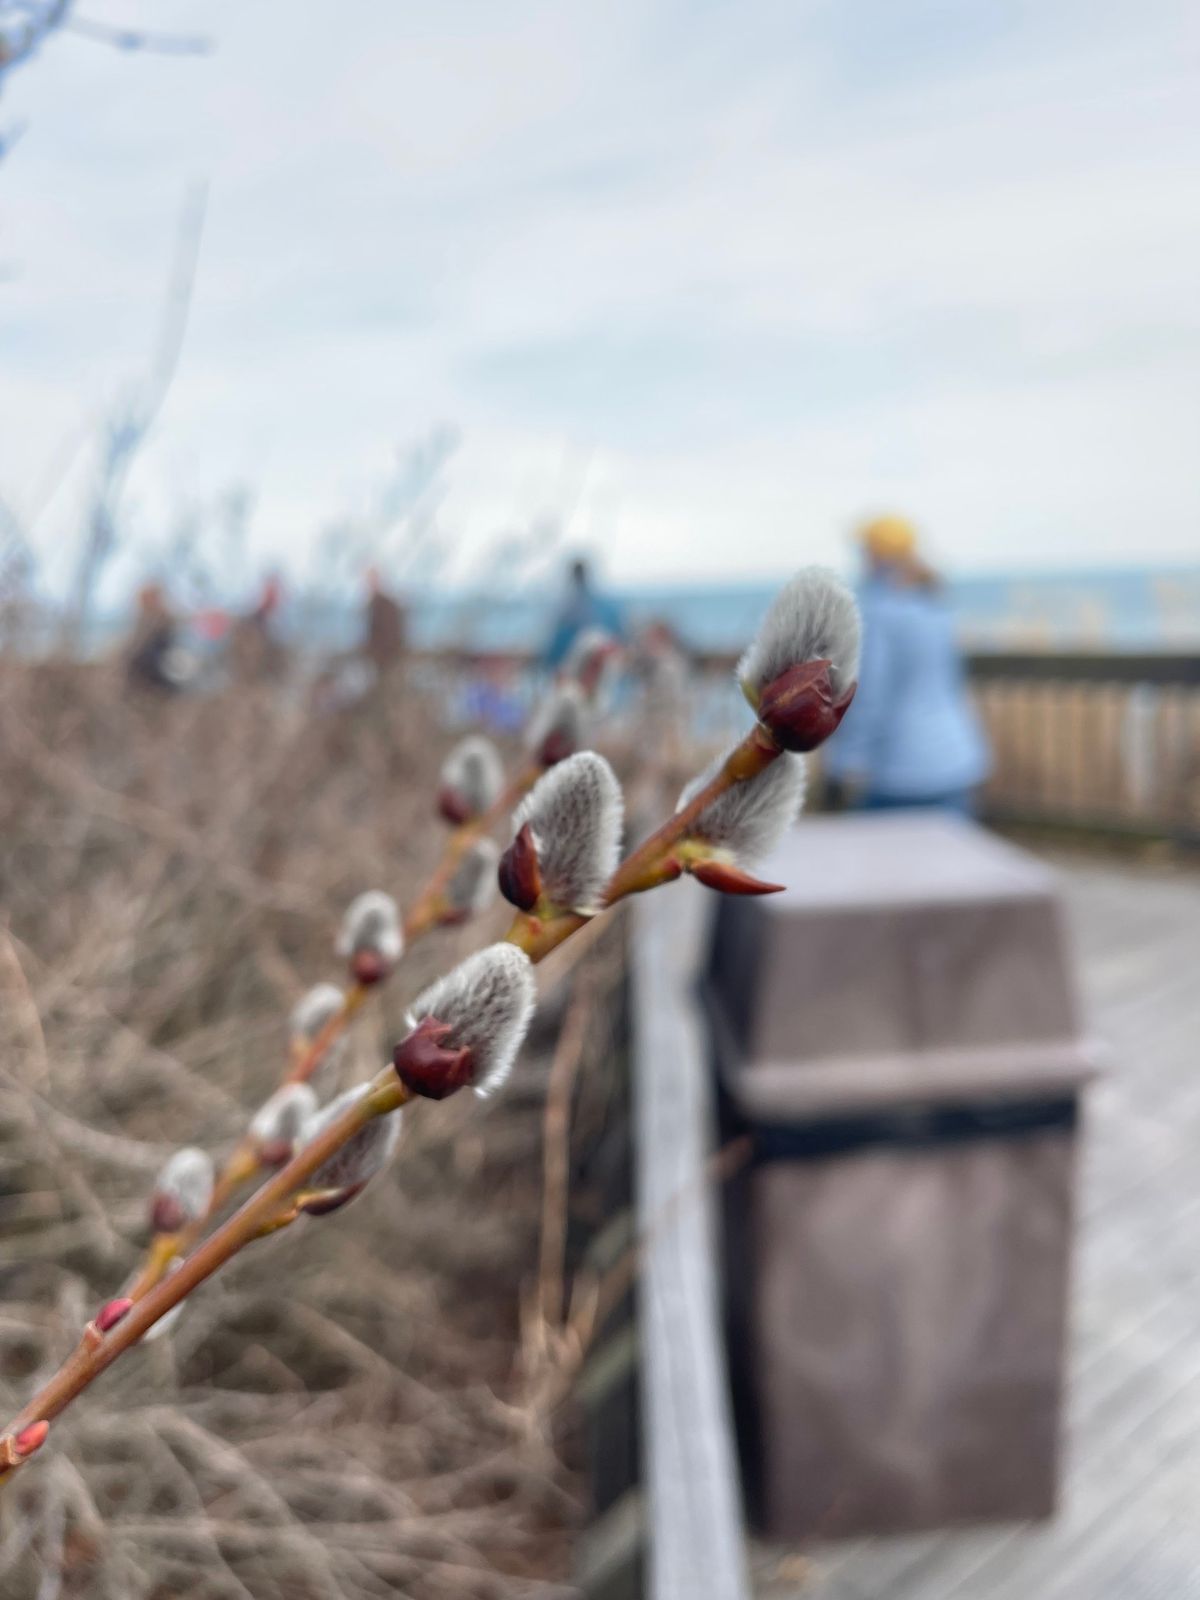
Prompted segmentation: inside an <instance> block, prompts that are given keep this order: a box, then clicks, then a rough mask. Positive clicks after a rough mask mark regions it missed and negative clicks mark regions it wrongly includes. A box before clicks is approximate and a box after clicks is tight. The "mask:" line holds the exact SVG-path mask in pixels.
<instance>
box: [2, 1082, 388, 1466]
mask: <svg viewBox="0 0 1200 1600" xmlns="http://www.w3.org/2000/svg"><path fill="white" fill-rule="evenodd" d="M407 1099H408V1091H407V1090H406V1089H405V1088H404V1086H403V1085H402V1084H401V1082H400V1080H399V1079H398V1078H397V1077H396V1074H395V1073H394V1071H393V1070H392V1068H391V1067H386V1068H385V1069H384V1070H383V1071H382V1072H381V1073H379V1075H378V1076H377V1077H376V1078H375V1079H374V1080H373V1082H372V1084H371V1087H370V1089H369V1091H368V1092H367V1093H366V1094H365V1095H362V1096H361V1097H360V1098H359V1099H358V1100H356V1101H355V1102H354V1103H353V1104H352V1105H350V1106H348V1107H347V1108H346V1110H345V1111H344V1112H343V1113H342V1115H341V1116H340V1117H338V1118H337V1119H336V1120H335V1121H334V1122H331V1123H330V1124H329V1126H328V1127H327V1128H325V1129H323V1130H322V1132H321V1133H319V1134H318V1135H317V1137H316V1138H315V1139H314V1140H313V1141H312V1143H311V1144H307V1145H305V1146H304V1148H303V1149H302V1150H299V1151H297V1152H296V1154H295V1155H294V1156H293V1157H292V1159H291V1160H290V1161H289V1162H288V1163H287V1165H286V1166H283V1167H281V1168H280V1169H279V1171H278V1172H277V1173H276V1174H275V1176H274V1177H273V1178H271V1179H270V1180H269V1181H268V1182H267V1183H265V1184H263V1186H262V1188H261V1189H258V1190H257V1191H256V1192H255V1193H254V1194H253V1195H251V1196H250V1198H249V1199H248V1200H247V1201H246V1202H245V1204H244V1205H243V1206H242V1207H241V1209H240V1210H238V1211H235V1212H234V1214H233V1216H232V1217H230V1218H229V1220H228V1221H227V1222H224V1223H223V1224H222V1225H221V1227H219V1228H218V1229H217V1230H216V1232H215V1233H213V1234H212V1235H211V1236H210V1237H209V1238H208V1239H206V1240H205V1242H204V1243H203V1244H202V1245H201V1246H200V1248H199V1249H198V1250H197V1251H196V1252H195V1254H194V1255H191V1256H188V1257H187V1259H186V1260H185V1261H183V1262H182V1264H181V1265H180V1266H179V1267H178V1268H177V1269H176V1271H175V1272H173V1273H172V1274H171V1276H170V1277H169V1278H164V1279H163V1280H162V1281H161V1282H159V1283H157V1284H156V1285H155V1286H154V1287H153V1288H152V1289H149V1290H147V1292H146V1293H145V1294H144V1295H143V1296H142V1298H141V1299H140V1300H138V1301H136V1302H135V1303H134V1304H133V1306H132V1307H131V1308H130V1310H129V1311H128V1312H127V1313H126V1314H125V1316H124V1317H123V1318H122V1319H121V1321H120V1322H118V1323H117V1324H116V1326H115V1327H113V1328H111V1329H110V1330H109V1331H108V1332H107V1333H105V1334H100V1335H97V1334H96V1333H95V1332H94V1329H93V1330H92V1331H91V1332H90V1333H85V1334H84V1337H83V1339H82V1340H81V1342H80V1344H79V1345H78V1347H77V1348H76V1350H75V1352H74V1354H73V1355H71V1356H70V1357H69V1358H68V1359H67V1361H66V1362H65V1363H64V1364H63V1366H62V1367H60V1368H59V1370H58V1372H56V1373H55V1375H54V1377H53V1378H51V1379H50V1381H49V1383H47V1384H45V1385H44V1387H43V1388H41V1389H39V1390H38V1392H37V1394H35V1395H34V1396H33V1398H32V1399H31V1400H30V1401H29V1403H28V1405H26V1406H25V1407H24V1409H23V1410H22V1412H21V1414H20V1415H19V1416H18V1417H16V1418H15V1419H14V1421H13V1422H12V1423H11V1424H10V1426H9V1427H8V1428H7V1429H6V1430H5V1433H6V1434H12V1433H15V1432H16V1431H17V1430H18V1429H20V1428H23V1427H25V1426H26V1425H27V1424H28V1423H30V1422H37V1421H46V1422H51V1421H53V1419H54V1418H55V1417H56V1416H58V1414H59V1413H60V1412H61V1411H62V1410H63V1409H64V1407H66V1406H68V1405H69V1404H70V1403H71V1401H72V1400H74V1399H75V1397H76V1396H77V1395H78V1394H80V1393H81V1392H82V1391H83V1390H84V1389H86V1388H87V1386H88V1384H90V1383H92V1382H93V1381H94V1380H95V1379H96V1378H98V1377H99V1376H100V1374H101V1373H102V1372H104V1371H105V1370H106V1368H108V1367H110V1366H111V1365H112V1363H113V1362H114V1361H115V1360H116V1359H117V1357H118V1356H119V1355H121V1354H123V1353H124V1351H126V1350H128V1349H129V1348H130V1346H131V1345H134V1344H136V1343H137V1342H138V1340H139V1339H140V1338H141V1337H142V1335H143V1334H144V1333H145V1332H146V1331H147V1329H149V1328H151V1327H153V1325H154V1324H155V1323H156V1322H157V1321H158V1320H159V1318H160V1317H164V1316H165V1315H166V1314H167V1312H168V1311H170V1310H171V1309H172V1308H173V1307H174V1306H177V1305H178V1304H179V1302H180V1301H181V1300H183V1299H184V1298H186V1296H187V1295H189V1294H190V1293H191V1292H192V1290H193V1289H195V1288H196V1287H197V1285H199V1284H201V1283H203V1282H204V1281H205V1279H206V1278H210V1277H211V1276H212V1275H213V1273H214V1272H216V1271H218V1269H219V1268H221V1267H223V1266H224V1265H225V1263H226V1262H227V1261H229V1260H230V1259H231V1257H233V1256H235V1255H236V1254H237V1253H238V1251H239V1250H241V1249H243V1248H244V1247H245V1246H246V1245H248V1244H249V1243H250V1242H251V1241H252V1240H253V1239H256V1238H258V1237H259V1236H260V1234H261V1233H262V1232H263V1230H264V1229H266V1228H269V1227H270V1226H271V1225H272V1224H273V1223H274V1222H276V1221H278V1219H279V1215H280V1213H281V1212H282V1211H284V1210H285V1208H286V1207H287V1205H288V1202H289V1201H291V1200H292V1199H293V1198H294V1197H295V1195H296V1193H297V1191H299V1190H301V1189H302V1188H303V1186H304V1182H305V1180H306V1179H307V1178H311V1177H312V1175H313V1173H314V1172H316V1171H317V1169H318V1168H319V1167H320V1166H322V1165H323V1164H324V1163H325V1162H326V1161H328V1160H329V1158H330V1157H331V1156H333V1155H336V1154H337V1152H338V1151H339V1150H340V1149H341V1147H342V1146H343V1145H344V1144H345V1143H346V1141H347V1140H348V1139H350V1138H352V1137H353V1135H354V1134H356V1133H357V1132H358V1131H359V1130H360V1129H361V1128H363V1127H365V1126H366V1124H367V1123H368V1122H370V1121H371V1119H372V1118H373V1117H377V1116H386V1115H388V1114H390V1113H391V1112H393V1111H395V1110H396V1109H397V1107H399V1106H401V1105H403V1104H404V1103H405V1101H406V1100H407ZM89 1328H91V1325H89ZM0 1481H2V1480H0Z"/></svg>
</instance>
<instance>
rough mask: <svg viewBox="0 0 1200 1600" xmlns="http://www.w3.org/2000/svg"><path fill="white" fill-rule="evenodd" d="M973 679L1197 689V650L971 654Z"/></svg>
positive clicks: (1199, 676)
mask: <svg viewBox="0 0 1200 1600" xmlns="http://www.w3.org/2000/svg"><path fill="white" fill-rule="evenodd" d="M967 665H968V670H969V672H970V675H971V677H972V678H975V679H977V680H979V681H981V682H994V681H996V680H1000V679H1003V680H1005V681H1012V680H1014V679H1016V680H1021V681H1023V682H1027V683H1121V684H1138V683H1146V684H1151V685H1154V686H1157V687H1160V688H1168V687H1172V686H1177V687H1181V688H1191V687H1200V650H1197V651H1190V652H1189V651H1162V652H1158V651H1152V652H1148V653H1146V652H1142V653H1138V654H1128V655H1125V654H1122V653H1121V652H1119V651H1105V652H1101V651H1096V652H1087V653H1084V652H1077V651H1070V652H1067V651H1062V652H1058V651H1042V650H1040V651H1035V652H1026V651H1016V650H1014V651H1003V652H1000V651H974V652H972V653H971V654H970V655H969V656H968V658H967Z"/></svg>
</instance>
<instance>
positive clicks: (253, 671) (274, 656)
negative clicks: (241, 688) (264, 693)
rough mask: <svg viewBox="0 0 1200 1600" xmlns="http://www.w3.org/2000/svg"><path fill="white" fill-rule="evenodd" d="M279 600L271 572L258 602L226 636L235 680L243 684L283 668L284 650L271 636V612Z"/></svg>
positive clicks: (280, 591) (279, 585)
mask: <svg viewBox="0 0 1200 1600" xmlns="http://www.w3.org/2000/svg"><path fill="white" fill-rule="evenodd" d="M282 600H283V584H282V582H281V581H280V579H279V577H278V576H277V575H276V574H275V573H272V574H271V576H270V577H269V578H267V579H266V581H265V582H264V584H263V586H262V592H261V593H260V595H259V598H258V603H257V605H256V606H255V607H254V610H253V611H251V612H250V613H249V614H248V615H247V616H244V617H239V618H238V619H237V621H236V622H235V623H234V624H233V627H232V629H231V630H230V635H229V654H230V661H231V665H232V667H233V672H234V675H235V677H238V678H240V679H242V680H243V681H246V680H249V679H254V678H271V677H275V676H276V675H277V674H278V673H279V671H280V669H281V668H282V666H283V662H284V649H283V645H282V644H281V643H280V641H279V639H278V638H277V637H276V633H275V613H276V612H277V611H278V610H279V606H280V603H281V601H282Z"/></svg>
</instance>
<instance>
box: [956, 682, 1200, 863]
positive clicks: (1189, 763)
mask: <svg viewBox="0 0 1200 1600" xmlns="http://www.w3.org/2000/svg"><path fill="white" fill-rule="evenodd" d="M970 670H971V680H972V684H973V687H974V690H975V695H976V699H977V702H978V705H979V708H980V711H981V713H982V716H983V719H984V722H985V724H986V726H987V730H988V734H989V737H990V739H991V742H992V749H993V753H994V772H993V776H992V778H991V781H990V782H989V783H988V785H987V788H986V790H985V792H984V797H983V800H984V810H985V814H986V815H987V816H988V817H989V818H991V819H992V820H994V821H996V822H1001V823H1032V824H1035V825H1042V826H1050V827H1069V828H1074V829H1077V830H1080V831H1099V832H1104V833H1120V834H1126V835H1131V836H1143V837H1158V838H1167V839H1171V840H1174V841H1176V842H1178V843H1181V844H1187V845H1191V846H1196V845H1198V844H1200V654H1189V655H1183V654H1171V655H1167V654H1162V655H1158V654H1156V655H1099V654H1095V655H1053V654H1027V653H1022V654H1004V655H1000V654H987V655H984V654H980V655H975V656H973V657H972V658H971V660H970Z"/></svg>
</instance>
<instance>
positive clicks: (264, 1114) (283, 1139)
mask: <svg viewBox="0 0 1200 1600" xmlns="http://www.w3.org/2000/svg"><path fill="white" fill-rule="evenodd" d="M316 1109H317V1096H316V1093H315V1092H314V1090H313V1089H312V1088H311V1086H310V1085H309V1084H307V1083H285V1084H284V1086H283V1088H282V1089H276V1091H275V1093H274V1094H273V1095H272V1096H271V1098H270V1099H269V1100H265V1101H264V1102H263V1104H262V1105H261V1106H259V1108H258V1110H257V1111H256V1112H255V1114H254V1118H253V1120H252V1121H251V1123H250V1136H251V1138H253V1139H255V1140H256V1141H257V1142H258V1143H259V1144H275V1143H281V1144H294V1143H295V1142H296V1140H297V1139H298V1138H299V1137H300V1135H301V1133H302V1131H303V1130H304V1128H305V1127H306V1126H307V1124H308V1123H309V1121H310V1120H311V1119H312V1117H313V1116H314V1115H315V1113H316Z"/></svg>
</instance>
